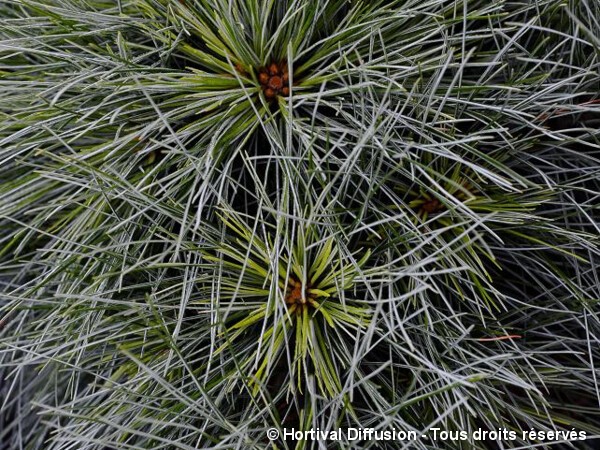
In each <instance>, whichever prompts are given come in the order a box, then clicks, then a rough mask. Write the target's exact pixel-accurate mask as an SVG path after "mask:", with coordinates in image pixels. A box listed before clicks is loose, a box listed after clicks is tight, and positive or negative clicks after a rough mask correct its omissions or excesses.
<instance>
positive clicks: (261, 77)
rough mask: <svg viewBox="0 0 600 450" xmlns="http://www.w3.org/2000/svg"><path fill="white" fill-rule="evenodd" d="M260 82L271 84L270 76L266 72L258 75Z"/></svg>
mask: <svg viewBox="0 0 600 450" xmlns="http://www.w3.org/2000/svg"><path fill="white" fill-rule="evenodd" d="M258 80H259V81H260V84H267V83H268V82H269V75H267V74H266V73H265V72H261V73H260V74H259V75H258Z"/></svg>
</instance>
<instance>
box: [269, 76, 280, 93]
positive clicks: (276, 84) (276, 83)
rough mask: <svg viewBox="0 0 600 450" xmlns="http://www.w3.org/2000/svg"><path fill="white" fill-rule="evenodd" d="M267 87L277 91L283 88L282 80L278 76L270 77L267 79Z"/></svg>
mask: <svg viewBox="0 0 600 450" xmlns="http://www.w3.org/2000/svg"><path fill="white" fill-rule="evenodd" d="M269 87H270V88H271V89H273V90H279V89H281V88H282V87H283V80H282V79H281V77H278V76H274V77H271V78H270V79H269Z"/></svg>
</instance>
